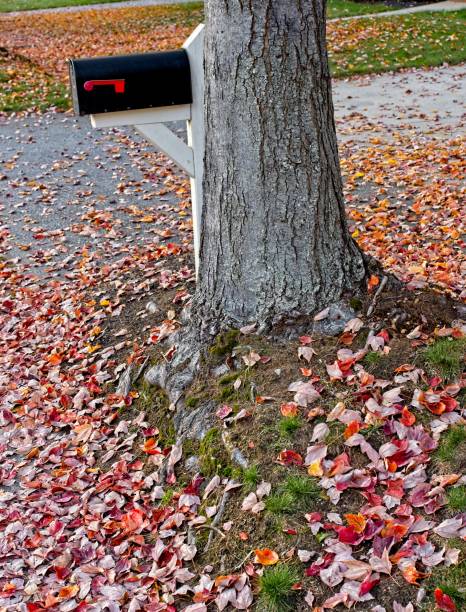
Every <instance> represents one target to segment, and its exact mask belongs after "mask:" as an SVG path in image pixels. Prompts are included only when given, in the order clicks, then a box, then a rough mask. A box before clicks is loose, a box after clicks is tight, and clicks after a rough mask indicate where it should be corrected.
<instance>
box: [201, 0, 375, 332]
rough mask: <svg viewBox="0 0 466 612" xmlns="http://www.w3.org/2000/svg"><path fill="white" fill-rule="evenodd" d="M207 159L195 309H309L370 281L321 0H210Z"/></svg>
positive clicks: (226, 314)
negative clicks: (356, 226)
mask: <svg viewBox="0 0 466 612" xmlns="http://www.w3.org/2000/svg"><path fill="white" fill-rule="evenodd" d="M205 74H206V131H207V137H206V138H207V139H206V156H205V166H204V170H205V174H204V209H203V222H202V225H203V230H202V244H201V266H200V274H199V283H198V290H197V295H196V298H195V311H197V313H198V315H200V316H201V317H202V318H207V319H213V318H218V319H220V320H227V321H229V322H232V323H236V324H245V323H249V322H253V321H262V320H265V319H268V320H270V319H271V318H274V317H276V316H277V315H278V316H280V315H282V314H287V315H289V314H311V313H313V312H316V311H318V310H320V309H321V308H323V307H325V306H327V305H329V304H331V303H334V302H336V301H338V300H339V299H340V298H341V297H342V296H343V294H344V293H345V292H346V291H348V290H351V289H353V288H354V287H356V286H357V285H358V284H360V283H361V281H362V280H363V279H364V277H365V274H366V270H365V264H364V257H363V255H362V253H361V252H360V251H359V249H358V248H357V246H356V244H355V243H354V241H353V240H352V238H351V237H350V235H349V233H348V229H347V225H346V219H345V211H344V203H343V192H342V182H341V175H340V167H339V161H338V151H337V142H336V135H335V123H334V117H333V104H332V96H331V82H330V74H329V67H328V59H327V51H326V43H325V0H207V2H206V66H205Z"/></svg>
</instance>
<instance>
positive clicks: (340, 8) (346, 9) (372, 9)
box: [327, 0, 396, 19]
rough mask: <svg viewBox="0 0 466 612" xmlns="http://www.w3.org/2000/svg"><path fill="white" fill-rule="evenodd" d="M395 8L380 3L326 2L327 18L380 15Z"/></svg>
mask: <svg viewBox="0 0 466 612" xmlns="http://www.w3.org/2000/svg"><path fill="white" fill-rule="evenodd" d="M395 8H396V7H393V6H388V5H387V4H383V3H382V2H373V3H372V2H351V0H328V3H327V17H328V19H336V18H337V17H353V16H354V15H367V14H370V13H382V12H384V11H393V10H395Z"/></svg>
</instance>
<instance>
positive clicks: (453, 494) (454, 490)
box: [447, 485, 466, 512]
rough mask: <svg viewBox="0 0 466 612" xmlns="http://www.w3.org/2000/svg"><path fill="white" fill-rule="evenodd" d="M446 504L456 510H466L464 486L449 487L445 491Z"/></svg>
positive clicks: (465, 488) (465, 490)
mask: <svg viewBox="0 0 466 612" xmlns="http://www.w3.org/2000/svg"><path fill="white" fill-rule="evenodd" d="M447 498H448V506H449V507H450V509H451V510H457V511H458V512H464V511H466V486H465V485H460V486H459V487H451V488H450V489H449V490H448V493H447Z"/></svg>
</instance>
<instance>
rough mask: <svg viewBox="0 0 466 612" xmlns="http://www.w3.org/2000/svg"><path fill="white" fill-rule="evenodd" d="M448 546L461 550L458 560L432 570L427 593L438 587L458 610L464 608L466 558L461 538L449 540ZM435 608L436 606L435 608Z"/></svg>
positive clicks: (465, 598)
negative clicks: (453, 563) (456, 563)
mask: <svg viewBox="0 0 466 612" xmlns="http://www.w3.org/2000/svg"><path fill="white" fill-rule="evenodd" d="M448 544H449V547H450V548H459V549H460V550H461V556H460V562H459V563H458V565H452V566H450V567H447V568H445V567H441V566H440V567H437V568H435V569H434V571H433V572H432V575H431V576H430V577H429V579H428V582H427V587H428V591H429V594H432V595H433V591H434V590H435V589H436V588H437V587H438V588H440V589H442V591H443V592H444V593H446V594H447V595H449V596H450V597H451V598H452V599H453V601H454V602H455V603H456V606H457V608H458V612H459V611H460V610H466V591H465V585H466V560H465V558H464V556H465V545H464V542H463V541H462V540H456V539H455V540H449V542H448ZM436 609H437V608H436Z"/></svg>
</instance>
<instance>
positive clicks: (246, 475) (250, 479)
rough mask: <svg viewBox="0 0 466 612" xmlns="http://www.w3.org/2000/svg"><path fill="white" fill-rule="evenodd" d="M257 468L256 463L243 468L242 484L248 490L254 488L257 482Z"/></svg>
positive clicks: (258, 477)
mask: <svg viewBox="0 0 466 612" xmlns="http://www.w3.org/2000/svg"><path fill="white" fill-rule="evenodd" d="M259 479H260V476H259V469H258V467H257V465H251V466H249V467H248V468H245V469H244V470H243V474H242V480H243V484H244V485H245V487H246V488H247V489H248V490H252V489H254V488H255V487H256V486H257V485H258V484H259Z"/></svg>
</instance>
